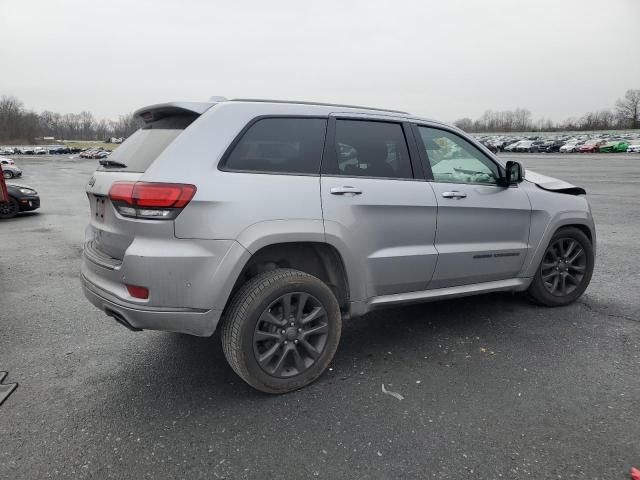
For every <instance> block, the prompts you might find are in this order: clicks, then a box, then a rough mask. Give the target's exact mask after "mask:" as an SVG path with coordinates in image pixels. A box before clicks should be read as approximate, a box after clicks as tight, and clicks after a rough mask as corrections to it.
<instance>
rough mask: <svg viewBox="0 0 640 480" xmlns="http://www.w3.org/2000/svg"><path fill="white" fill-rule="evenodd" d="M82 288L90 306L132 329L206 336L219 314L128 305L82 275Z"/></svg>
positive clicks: (197, 310) (219, 312)
mask: <svg viewBox="0 0 640 480" xmlns="http://www.w3.org/2000/svg"><path fill="white" fill-rule="evenodd" d="M82 288H83V290H84V295H85V297H87V299H88V300H89V301H90V302H91V303H92V304H93V305H95V306H96V307H98V308H99V309H100V310H102V311H103V312H105V313H106V314H107V315H109V316H110V317H113V318H115V319H116V320H117V321H118V323H121V324H123V325H125V326H126V327H128V328H131V329H132V330H164V331H167V332H178V333H188V334H190V335H197V336H199V337H207V336H209V335H211V334H212V333H213V332H214V330H215V329H216V326H217V325H218V321H219V320H220V316H221V314H222V311H221V310H214V309H211V310H200V309H189V308H175V309H170V308H166V307H163V308H153V307H146V308H145V307H140V306H139V305H135V304H128V303H126V302H123V301H122V300H121V299H118V298H116V297H114V296H113V295H111V294H110V293H109V292H107V291H105V290H102V289H101V288H100V287H98V286H97V285H95V284H93V283H91V281H89V280H88V279H87V277H85V276H84V275H82Z"/></svg>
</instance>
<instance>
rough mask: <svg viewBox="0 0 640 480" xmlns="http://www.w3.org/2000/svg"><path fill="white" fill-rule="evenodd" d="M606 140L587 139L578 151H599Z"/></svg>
mask: <svg viewBox="0 0 640 480" xmlns="http://www.w3.org/2000/svg"><path fill="white" fill-rule="evenodd" d="M605 143H606V142H605V141H604V140H587V141H586V142H585V144H584V145H580V147H579V148H578V151H579V152H580V153H597V152H598V150H599V149H600V145H604V144H605Z"/></svg>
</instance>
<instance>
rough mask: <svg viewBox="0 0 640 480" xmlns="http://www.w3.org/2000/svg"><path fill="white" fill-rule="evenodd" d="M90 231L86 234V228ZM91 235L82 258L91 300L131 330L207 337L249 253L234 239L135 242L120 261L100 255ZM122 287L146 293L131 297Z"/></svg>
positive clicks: (85, 281) (84, 280)
mask: <svg viewBox="0 0 640 480" xmlns="http://www.w3.org/2000/svg"><path fill="white" fill-rule="evenodd" d="M89 232H90V229H89ZM99 253H100V251H99V250H96V248H95V247H94V246H93V242H92V239H91V236H90V235H89V236H88V241H87V242H86V243H85V249H84V253H83V258H82V268H81V271H82V283H83V289H84V293H85V296H86V297H87V298H88V299H89V301H90V302H91V303H92V304H94V305H95V306H96V307H98V308H99V309H100V310H102V311H104V312H105V313H106V314H107V315H111V316H112V317H114V318H116V319H117V320H118V321H120V323H122V324H124V325H127V326H130V327H132V328H133V329H149V330H165V331H170V332H180V333H188V334H191V335H197V336H209V335H211V334H212V333H213V332H214V331H215V329H216V327H217V325H218V321H219V319H220V316H221V315H222V311H223V310H224V308H225V305H226V302H227V299H228V297H229V294H230V292H231V289H232V287H233V285H234V283H235V281H236V279H237V278H238V275H239V273H240V269H242V267H243V266H244V264H245V262H246V261H247V260H248V258H249V256H250V255H249V253H248V252H247V250H245V249H244V248H243V247H242V246H241V245H240V244H239V243H237V242H235V241H233V240H197V239H175V238H167V239H164V240H161V241H160V240H156V239H151V238H146V237H136V239H135V240H134V241H133V243H132V244H131V245H130V246H129V248H128V249H127V251H126V253H125V255H124V258H123V259H122V260H116V259H111V258H110V257H107V256H106V255H99ZM126 284H130V285H139V286H143V287H146V288H148V290H149V298H147V299H139V298H135V297H132V296H131V295H130V294H129V292H128V291H127V288H126Z"/></svg>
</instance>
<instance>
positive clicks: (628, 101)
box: [616, 89, 640, 128]
mask: <svg viewBox="0 0 640 480" xmlns="http://www.w3.org/2000/svg"><path fill="white" fill-rule="evenodd" d="M616 112H617V114H618V117H619V118H620V119H621V120H623V121H624V122H625V123H626V124H627V125H628V126H630V127H631V128H640V89H636V90H627V93H625V94H624V97H623V98H621V99H619V100H618V101H617V102H616Z"/></svg>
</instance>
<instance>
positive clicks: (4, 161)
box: [0, 157, 16, 166]
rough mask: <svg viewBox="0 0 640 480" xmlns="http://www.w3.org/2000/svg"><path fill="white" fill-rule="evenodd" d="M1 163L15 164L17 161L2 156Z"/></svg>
mask: <svg viewBox="0 0 640 480" xmlns="http://www.w3.org/2000/svg"><path fill="white" fill-rule="evenodd" d="M0 164H2V165H3V166H4V165H15V164H16V162H14V161H13V160H11V159H10V158H9V157H0Z"/></svg>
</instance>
